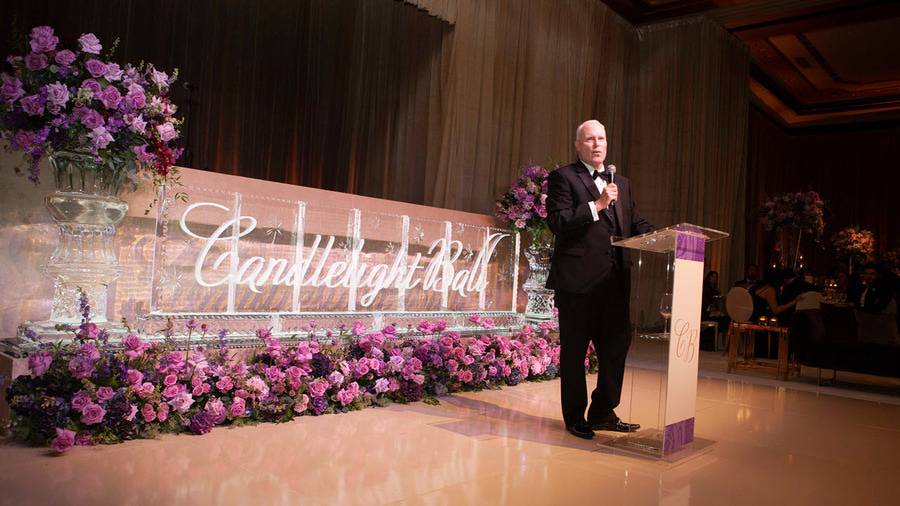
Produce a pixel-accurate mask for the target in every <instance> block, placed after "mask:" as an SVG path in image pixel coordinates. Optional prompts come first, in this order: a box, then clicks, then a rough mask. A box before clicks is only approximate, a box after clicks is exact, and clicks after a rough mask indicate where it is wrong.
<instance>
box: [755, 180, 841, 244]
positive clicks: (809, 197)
mask: <svg viewBox="0 0 900 506" xmlns="http://www.w3.org/2000/svg"><path fill="white" fill-rule="evenodd" d="M760 221H761V223H762V226H763V228H764V229H765V230H766V231H772V230H779V229H781V228H784V227H788V226H794V227H797V228H799V229H800V230H801V231H802V232H803V233H805V234H809V235H810V236H811V237H813V238H814V239H817V240H818V239H819V238H820V237H821V236H822V233H823V232H824V231H825V203H824V202H823V201H822V198H821V197H820V196H819V194H818V193H817V192H815V191H812V190H810V191H807V192H796V193H782V194H781V195H777V196H775V197H772V198H770V199H767V200H766V201H765V202H764V203H763V205H762V208H760Z"/></svg>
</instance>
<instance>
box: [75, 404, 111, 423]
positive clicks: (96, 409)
mask: <svg viewBox="0 0 900 506" xmlns="http://www.w3.org/2000/svg"><path fill="white" fill-rule="evenodd" d="M104 416H106V410H105V409H103V408H101V407H100V406H99V405H97V404H94V403H93V402H92V403H89V404H88V405H87V406H85V407H84V409H82V410H81V423H83V424H86V425H94V424H97V423H100V422H102V421H103V417H104Z"/></svg>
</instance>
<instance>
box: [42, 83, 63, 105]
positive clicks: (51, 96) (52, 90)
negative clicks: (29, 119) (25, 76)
mask: <svg viewBox="0 0 900 506" xmlns="http://www.w3.org/2000/svg"><path fill="white" fill-rule="evenodd" d="M44 91H45V92H46V94H47V103H48V104H50V105H54V106H57V107H61V106H64V105H66V102H68V101H69V88H66V85H65V84H62V83H60V82H59V81H56V82H55V83H53V84H48V85H46V86H44Z"/></svg>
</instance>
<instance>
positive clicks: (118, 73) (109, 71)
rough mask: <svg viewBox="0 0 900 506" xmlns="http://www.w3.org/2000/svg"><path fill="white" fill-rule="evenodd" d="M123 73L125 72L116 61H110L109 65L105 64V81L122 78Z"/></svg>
mask: <svg viewBox="0 0 900 506" xmlns="http://www.w3.org/2000/svg"><path fill="white" fill-rule="evenodd" d="M124 73H125V71H123V70H122V68H121V67H119V64H118V63H110V64H109V65H107V66H106V80H107V81H110V82H112V81H118V80H119V79H122V74H124Z"/></svg>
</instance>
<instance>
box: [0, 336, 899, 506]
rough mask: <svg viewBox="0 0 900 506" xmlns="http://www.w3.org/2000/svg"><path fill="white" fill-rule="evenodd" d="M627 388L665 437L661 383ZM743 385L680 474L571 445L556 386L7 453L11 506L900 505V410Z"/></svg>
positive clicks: (648, 379)
mask: <svg viewBox="0 0 900 506" xmlns="http://www.w3.org/2000/svg"><path fill="white" fill-rule="evenodd" d="M647 353H649V354H647ZM651 355H652V351H651V352H646V350H642V351H640V352H638V353H635V359H636V363H640V362H641V360H646V359H648V357H649V356H651ZM626 375H627V376H626V391H625V396H626V398H625V399H623V405H628V404H629V401H630V394H629V392H634V393H633V395H634V400H635V402H634V403H633V404H632V407H633V410H632V413H631V414H632V416H631V417H630V418H631V420H632V421H636V422H640V423H643V424H645V425H649V424H652V423H653V420H654V417H655V416H656V415H655V409H656V408H655V404H656V400H655V399H656V396H657V395H658V392H657V390H656V389H657V388H658V385H659V383H660V373H659V372H656V371H653V370H650V369H636V368H629V369H628V371H627V372H626ZM730 378H731V379H720V378H715V377H713V378H710V377H701V379H700V383H699V392H698V402H697V416H696V436H697V437H698V438H703V439H706V440H712V441H714V442H715V443H714V444H713V445H711V446H710V447H708V448H707V449H706V450H705V451H703V452H700V453H698V454H696V455H694V456H692V457H689V458H687V459H685V460H682V461H679V462H677V463H674V464H672V463H666V462H660V461H655V460H650V459H646V458H640V457H634V456H629V455H625V454H622V453H621V452H618V451H614V450H612V449H611V448H609V447H608V446H605V445H604V443H605V442H608V438H610V437H614V436H613V435H612V434H610V433H598V437H597V438H596V439H595V440H593V441H584V440H581V439H577V438H575V437H573V436H570V435H569V434H568V433H566V432H565V431H564V430H563V426H562V422H561V417H560V413H559V382H558V380H557V381H550V382H545V383H523V384H521V385H519V386H516V387H509V388H504V389H502V390H494V391H484V392H477V393H465V394H457V395H453V396H450V397H445V398H442V402H441V405H439V406H429V405H426V404H423V403H417V404H412V405H406V406H403V405H393V406H391V407H388V408H384V409H368V410H365V411H359V412H354V413H349V414H344V415H328V416H322V417H318V418H315V417H304V418H301V419H299V420H296V421H294V422H291V423H287V424H278V425H276V424H261V425H257V426H252V427H241V428H218V429H216V430H214V431H213V432H212V433H211V434H208V435H206V436H187V435H185V436H171V435H167V436H164V437H162V438H160V439H158V440H143V441H131V442H127V443H124V444H120V445H114V446H104V447H91V448H74V449H72V450H71V451H70V452H69V453H68V454H66V455H65V456H62V457H48V456H46V451H45V450H43V449H35V448H26V447H22V446H18V445H2V446H0V504H3V505H16V506H18V505H33V504H92V505H102V504H192V505H197V504H254V505H255V504H452V505H460V504H491V505H494V504H515V505H529V506H531V505H539V504H547V505H557V504H573V505H574V504H578V505H581V504H602V505H619V504H629V505H643V504H663V505H687V504H691V505H723V504H724V505H728V506H737V505H743V504H747V505H781V504H790V505H803V504H814V505H827V504H834V505H847V504H853V505H868V504H871V505H886V504H900V480H897V479H896V477H897V469H898V456H900V405H898V404H900V398H897V397H890V396H885V395H881V394H870V393H862V394H857V393H853V392H850V393H846V392H844V394H845V395H840V396H838V395H830V394H826V393H823V392H821V391H813V390H814V389H811V388H810V387H809V386H808V385H806V384H803V383H791V382H789V383H782V382H775V381H774V380H767V379H764V378H759V379H757V378H749V379H748V378H747V377H740V376H731V377H730ZM632 379H633V385H634V388H633V390H630V389H629V388H628V387H627V385H628V384H629V380H632ZM593 380H594V378H593V377H589V378H588V382H589V384H591V383H592V382H593ZM794 387H799V389H798V388H794ZM879 401H881V402H879ZM620 414H621V415H623V416H624V415H627V411H625V410H624V409H623V410H620Z"/></svg>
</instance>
